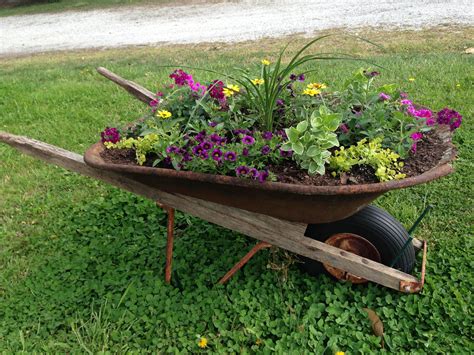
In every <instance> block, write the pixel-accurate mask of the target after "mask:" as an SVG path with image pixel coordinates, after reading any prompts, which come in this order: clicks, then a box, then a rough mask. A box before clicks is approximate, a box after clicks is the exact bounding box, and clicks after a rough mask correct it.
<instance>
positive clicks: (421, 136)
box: [410, 132, 423, 142]
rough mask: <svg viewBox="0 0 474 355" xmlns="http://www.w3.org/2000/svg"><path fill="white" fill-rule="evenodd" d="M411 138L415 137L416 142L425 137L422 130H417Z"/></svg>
mask: <svg viewBox="0 0 474 355" xmlns="http://www.w3.org/2000/svg"><path fill="white" fill-rule="evenodd" d="M410 138H411V139H413V140H414V141H415V142H416V141H419V140H420V139H421V138H423V133H421V132H415V133H412V134H411V135H410Z"/></svg>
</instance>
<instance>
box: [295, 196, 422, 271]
mask: <svg viewBox="0 0 474 355" xmlns="http://www.w3.org/2000/svg"><path fill="white" fill-rule="evenodd" d="M338 233H352V234H356V235H358V236H360V237H362V238H365V239H367V240H368V241H369V242H370V243H372V244H373V245H374V246H375V248H376V249H377V251H378V252H379V254H380V257H381V263H382V264H384V265H389V264H391V263H392V261H393V260H394V258H395V257H396V256H397V255H398V253H399V252H400V250H401V249H402V248H403V245H404V244H405V242H406V241H407V240H408V238H409V235H408V233H407V231H406V230H405V228H404V227H403V226H402V225H401V224H400V222H398V221H397V220H396V219H395V218H393V217H392V216H391V215H390V214H389V213H388V212H386V211H384V210H383V209H381V208H379V207H376V206H372V205H371V206H367V207H365V208H364V209H362V210H360V211H359V212H357V213H356V214H354V215H352V216H350V217H348V218H346V219H343V220H340V221H336V222H332V223H321V224H310V225H308V228H307V229H306V233H305V235H306V236H307V237H309V238H312V239H315V240H319V241H321V242H325V241H326V240H327V239H328V238H329V237H331V236H332V235H334V234H338ZM301 259H302V261H303V262H302V263H300V264H299V265H300V268H301V269H302V270H303V271H305V272H307V273H308V274H310V275H313V276H316V275H318V274H321V273H326V269H325V268H324V266H323V264H322V263H320V262H317V261H315V260H312V259H309V258H306V257H302V258H301ZM414 265H415V249H414V248H413V245H412V244H411V243H410V244H409V245H408V246H407V248H406V249H405V251H404V252H403V253H402V255H401V256H400V257H399V258H398V261H397V262H396V264H395V265H394V266H393V267H394V268H395V269H398V270H401V271H403V272H406V273H410V272H411V271H412V269H413V266H414Z"/></svg>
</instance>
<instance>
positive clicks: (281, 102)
mask: <svg viewBox="0 0 474 355" xmlns="http://www.w3.org/2000/svg"><path fill="white" fill-rule="evenodd" d="M276 105H277V106H285V101H283V100H282V99H277V100H276Z"/></svg>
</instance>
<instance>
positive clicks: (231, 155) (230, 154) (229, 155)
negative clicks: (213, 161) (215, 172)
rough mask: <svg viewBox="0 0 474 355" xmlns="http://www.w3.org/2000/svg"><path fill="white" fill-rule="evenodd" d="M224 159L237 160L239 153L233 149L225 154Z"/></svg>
mask: <svg viewBox="0 0 474 355" xmlns="http://www.w3.org/2000/svg"><path fill="white" fill-rule="evenodd" d="M224 159H225V160H227V161H235V160H236V159H237V154H236V153H235V152H233V151H229V152H226V153H225V154H224Z"/></svg>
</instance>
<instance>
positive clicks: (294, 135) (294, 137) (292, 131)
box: [285, 127, 300, 143]
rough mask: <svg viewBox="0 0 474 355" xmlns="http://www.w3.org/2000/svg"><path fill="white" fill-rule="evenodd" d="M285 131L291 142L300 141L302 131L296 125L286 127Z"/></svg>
mask: <svg viewBox="0 0 474 355" xmlns="http://www.w3.org/2000/svg"><path fill="white" fill-rule="evenodd" d="M285 133H286V135H287V136H288V140H289V141H290V142H291V143H295V142H297V141H298V138H299V135H300V133H299V131H298V130H297V129H296V128H295V127H290V128H287V129H285Z"/></svg>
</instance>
